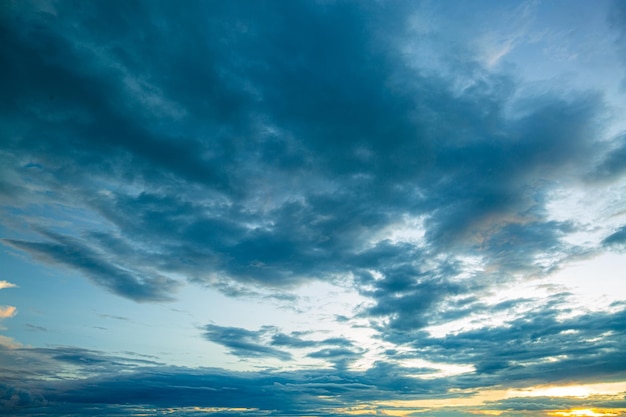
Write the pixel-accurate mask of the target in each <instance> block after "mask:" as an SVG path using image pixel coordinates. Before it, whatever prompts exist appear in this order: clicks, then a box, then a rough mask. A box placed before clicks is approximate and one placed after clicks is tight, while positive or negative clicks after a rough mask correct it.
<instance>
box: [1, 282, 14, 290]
mask: <svg viewBox="0 0 626 417" xmlns="http://www.w3.org/2000/svg"><path fill="white" fill-rule="evenodd" d="M16 287H17V285H15V284H13V283H12V282H9V281H0V290H3V289H5V288H16Z"/></svg>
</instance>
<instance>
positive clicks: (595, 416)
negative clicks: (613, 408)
mask: <svg viewBox="0 0 626 417" xmlns="http://www.w3.org/2000/svg"><path fill="white" fill-rule="evenodd" d="M550 414H551V415H553V416H563V417H609V416H617V414H615V413H607V412H604V411H599V410H598V411H596V410H595V409H592V408H585V409H573V410H569V411H555V412H552V413H550Z"/></svg>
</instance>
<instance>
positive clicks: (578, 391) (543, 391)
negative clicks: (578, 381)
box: [506, 381, 626, 398]
mask: <svg viewBox="0 0 626 417" xmlns="http://www.w3.org/2000/svg"><path fill="white" fill-rule="evenodd" d="M624 391H626V381H619V382H603V383H595V384H584V385H560V386H551V387H546V386H535V387H529V388H525V389H520V390H509V391H508V392H507V394H506V397H507V398H514V397H578V398H584V397H589V396H592V395H617V394H619V393H621V392H624Z"/></svg>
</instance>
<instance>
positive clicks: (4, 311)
mask: <svg viewBox="0 0 626 417" xmlns="http://www.w3.org/2000/svg"><path fill="white" fill-rule="evenodd" d="M16 314H17V308H16V307H14V306H0V319H6V318H9V317H13V316H15V315H16Z"/></svg>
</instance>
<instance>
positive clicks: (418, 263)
mask: <svg viewBox="0 0 626 417" xmlns="http://www.w3.org/2000/svg"><path fill="white" fill-rule="evenodd" d="M427 6H428V5H421V6H420V5H416V4H415V3H413V2H350V1H342V2H313V1H311V2H309V1H301V2H293V1H287V0H285V1H282V0H280V1H272V2H261V1H259V2H243V1H228V2H202V1H190V2H188V3H187V4H186V5H185V7H182V8H181V7H176V6H175V5H174V4H172V3H167V2H149V1H146V2H141V1H137V2H132V3H128V2H117V1H114V2H99V3H87V4H81V5H80V7H74V6H73V5H70V4H69V3H66V2H41V3H29V2H23V3H17V2H12V3H10V7H8V8H7V10H6V12H3V13H0V23H1V24H2V27H3V28H4V29H3V37H2V41H1V42H2V46H3V47H2V48H0V50H1V51H2V52H0V57H1V58H0V59H1V60H2V61H1V62H2V65H0V89H1V90H2V91H3V97H4V99H3V100H2V104H0V126H1V129H2V131H3V137H4V139H3V146H2V150H0V173H1V175H0V210H1V214H2V215H1V216H0V218H1V219H2V220H0V222H1V226H2V233H3V236H2V243H3V244H4V245H5V246H7V247H9V248H11V250H15V251H17V252H19V253H20V254H24V253H25V254H28V255H29V256H30V257H31V258H32V259H33V260H35V261H36V262H39V263H41V264H44V265H49V266H52V267H54V268H61V269H62V268H69V269H71V270H73V271H77V272H78V273H80V274H81V275H82V276H84V277H85V278H87V279H88V280H90V281H91V282H92V283H93V284H94V285H95V286H96V287H99V288H101V289H103V290H104V291H108V292H110V293H112V294H115V295H117V296H120V297H123V298H125V299H129V300H132V301H135V302H140V303H164V302H168V301H173V300H176V299H177V297H179V294H180V293H179V291H180V290H181V288H183V287H185V286H187V285H192V286H196V287H197V288H207V287H208V288H210V289H213V290H216V291H219V292H221V293H222V294H225V295H227V296H229V297H233V298H237V297H252V298H254V297H260V296H270V297H274V298H273V299H276V300H281V302H283V303H284V304H285V305H290V304H294V305H295V304H296V303H297V301H298V297H297V296H296V295H295V294H296V292H297V291H298V289H300V288H303V286H305V285H307V284H310V283H319V282H322V283H329V284H332V285H335V286H339V287H342V288H347V289H349V290H350V291H352V292H353V293H354V294H355V295H358V296H359V297H362V298H363V299H365V300H367V301H366V302H364V303H361V304H359V305H358V306H357V307H356V308H355V309H354V311H352V312H351V314H350V316H349V317H348V316H345V317H341V318H338V321H341V322H342V323H343V324H345V325H346V326H352V328H353V329H357V327H359V326H360V327H366V328H367V329H369V330H371V332H372V334H373V335H374V336H372V340H373V341H372V345H367V346H364V345H361V344H360V343H359V341H358V340H357V339H358V338H357V337H356V336H354V335H352V334H343V335H332V336H320V335H319V334H317V335H314V334H313V331H311V332H309V333H307V331H306V329H303V331H302V332H294V331H290V330H289V331H288V330H283V329H281V328H279V327H277V326H276V325H275V324H274V323H272V322H268V323H266V325H264V326H256V327H253V328H244V327H238V326H234V325H224V324H225V323H224V322H221V321H218V320H217V319H216V320H215V321H211V320H212V319H209V318H207V319H203V321H202V323H201V324H197V328H198V335H199V337H203V338H204V339H205V340H206V342H207V345H208V344H209V343H208V342H212V343H213V344H217V345H219V346H222V347H223V348H224V349H225V350H226V352H227V353H228V354H230V355H232V356H234V357H235V358H237V359H239V360H243V361H258V362H259V363H260V365H259V367H262V365H263V363H265V362H264V361H265V360H269V359H271V360H278V361H281V362H283V363H285V364H290V366H291V365H293V367H294V368H295V367H297V366H296V365H297V363H298V361H300V360H303V362H302V363H307V364H309V363H313V362H315V361H317V362H315V363H323V365H320V367H319V368H315V367H314V366H312V365H311V366H310V368H307V367H304V366H303V369H304V370H299V371H292V370H289V371H286V370H276V372H269V371H258V372H254V373H251V374H244V373H237V372H235V371H226V370H206V369H201V370H186V369H180V368H176V367H173V366H169V365H168V366H166V365H164V364H158V365H157V364H149V365H150V366H154V368H152V367H149V366H148V364H143V363H142V364H136V363H135V364H133V365H132V372H129V373H127V374H124V375H123V376H121V377H119V376H115V374H114V373H113V372H112V370H113V369H116V370H117V369H120V367H123V366H122V365H121V364H122V363H124V364H125V365H124V366H127V365H128V364H126V362H124V361H125V359H124V360H121V359H120V361H118V359H119V358H116V359H112V358H111V357H110V355H107V354H105V353H103V352H96V351H93V352H92V351H76V349H78V348H72V347H67V348H58V347H57V348H50V349H40V348H19V349H15V346H13V347H12V348H11V349H9V348H6V349H5V348H3V349H4V350H3V351H2V354H3V355H4V360H3V362H4V363H5V366H8V367H9V368H8V369H11V372H12V374H11V377H10V380H8V381H7V382H6V383H5V385H3V388H1V389H0V398H2V400H1V401H3V403H2V404H3V405H4V406H6V407H9V406H10V407H11V409H12V410H17V409H18V408H19V407H22V406H24V407H29V406H31V405H33V404H34V405H36V406H37V407H44V410H46V412H50V413H54V412H56V413H57V414H63V413H66V412H67V413H68V414H67V415H71V412H70V411H68V410H69V409H67V410H66V409H64V408H62V407H61V408H55V409H54V410H52V409H47V408H45V407H48V405H49V404H52V403H54V404H57V405H58V404H71V405H76V404H99V407H102V408H98V409H89V410H91V411H89V413H93V415H97V414H98V413H101V414H103V415H104V414H108V413H112V412H113V411H111V410H110V409H109V406H111V407H113V406H115V407H121V406H122V405H124V407H130V408H132V407H135V406H136V407H140V408H141V407H143V406H144V405H145V404H149V405H150V406H154V407H160V408H168V407H172V408H176V407H214V409H213V411H212V412H214V413H216V414H228V413H229V412H231V411H232V409H234V408H244V409H249V410H257V411H258V412H259V413H261V414H262V413H266V414H276V415H295V414H310V413H313V412H315V410H324V411H323V414H325V415H342V413H343V414H345V413H344V412H345V411H346V410H344V411H341V409H342V407H343V406H344V405H345V404H350V405H351V406H354V407H356V406H358V405H359V404H361V403H367V404H368V405H367V406H368V407H373V408H372V410H374V411H376V410H378V409H377V408H376V407H377V406H376V405H375V402H376V401H384V400H394V399H402V400H408V399H410V397H411V396H419V397H420V398H444V397H446V395H449V393H450V392H451V391H449V390H451V389H456V390H465V391H463V392H470V391H471V390H477V389H479V388H490V389H496V388H498V387H503V386H514V385H515V386H516V385H519V386H522V385H524V384H526V385H533V384H537V385H538V384H548V383H560V382H566V381H583V380H584V381H603V380H623V379H626V369H624V365H623V364H622V362H623V360H622V358H621V356H622V354H623V352H624V350H625V349H626V346H624V343H623V340H626V339H624V330H625V328H624V324H623V323H625V322H626V317H625V316H624V305H623V303H620V302H616V303H614V304H612V305H602V306H598V308H595V309H594V308H589V309H586V310H585V309H580V310H579V309H578V307H575V306H573V305H571V304H570V303H571V302H572V294H571V293H570V292H569V289H568V288H563V287H562V286H561V287H560V286H558V285H556V284H551V283H550V282H549V278H550V277H551V276H552V274H554V273H555V272H556V271H559V270H560V269H562V268H563V267H565V266H567V265H568V264H570V263H571V262H573V261H577V260H584V259H592V258H594V257H595V256H598V255H600V254H603V253H607V252H609V251H613V252H617V253H621V251H623V249H624V243H625V242H626V218H624V215H623V203H624V201H623V197H622V195H624V194H623V191H624V184H625V183H624V174H625V173H626V163H625V162H624V161H626V135H624V134H623V133H617V134H615V133H614V131H615V130H616V129H614V128H613V125H612V124H611V123H613V120H612V119H611V117H610V115H611V111H612V109H611V108H610V105H609V102H608V100H607V98H606V95H605V94H603V92H602V91H599V90H598V89H597V88H595V87H593V86H590V87H589V88H587V89H583V88H573V87H569V86H567V85H564V84H562V83H555V84H557V85H554V86H550V87H537V85H530V84H529V83H526V82H525V81H524V80H523V79H522V77H521V76H519V73H518V72H516V70H515V68H512V67H507V66H506V65H505V64H506V62H505V61H506V56H507V54H509V53H510V52H511V51H512V50H513V49H514V48H517V47H518V46H519V45H522V44H523V43H524V42H526V43H528V44H532V42H539V40H532V39H534V38H532V37H531V36H530V35H529V34H524V33H522V32H523V31H524V30H525V28H526V27H527V26H525V25H521V24H520V25H519V27H516V33H515V36H513V35H511V36H512V37H511V38H510V39H508V38H507V39H508V41H507V39H504V40H502V39H501V40H500V41H502V42H499V43H498V42H496V44H497V45H499V46H500V48H499V49H498V50H499V51H500V52H498V51H495V52H494V51H491V52H493V53H491V54H487V55H489V56H491V59H489V60H488V62H483V58H484V56H486V55H485V51H484V50H482V49H481V48H480V47H478V46H477V41H476V42H474V41H473V40H472V39H474V40H475V39H483V38H481V37H479V36H478V35H485V33H483V32H481V30H482V29H480V28H479V27H478V26H480V25H478V24H476V25H477V26H476V27H474V26H472V25H473V24H472V23H471V19H469V20H468V22H466V23H465V24H464V25H463V28H459V29H454V28H453V27H450V28H449V29H445V27H447V26H445V27H444V26H442V27H441V28H439V27H436V26H437V25H436V23H437V18H436V17H432V19H431V20H429V19H430V18H429V17H428V16H429V12H430V13H432V14H434V15H436V14H437V13H439V14H440V15H442V16H448V17H449V18H450V19H452V18H453V17H454V16H455V13H457V12H455V11H454V10H456V9H457V8H458V7H460V8H461V9H463V8H464V9H467V13H470V11H472V10H471V7H472V6H468V5H467V4H464V3H462V2H459V3H454V5H438V6H432V5H431V6H429V7H430V8H429V7H427ZM457 6H458V7H457ZM527 6H528V10H530V8H531V7H532V5H530V4H529V5H527ZM477 7H478V6H477ZM482 7H484V5H482ZM453 9H454V10H453ZM498 10H500V11H502V10H504V9H498ZM514 10H515V12H516V13H517V12H519V10H518V9H514ZM525 10H526V9H525ZM611 11H612V12H611V13H612V14H611V17H610V21H609V23H610V25H611V26H610V27H611V30H613V32H612V33H614V34H615V36H616V37H618V38H619V39H622V38H623V37H624V33H626V29H625V28H626V20H625V19H624V18H623V17H624V16H626V13H624V7H623V6H622V5H620V4H616V5H615V6H614V7H613V8H611ZM529 13H530V12H529ZM524 16H525V18H527V17H528V15H524ZM428 21H430V22H431V24H427V23H428ZM468 33H469V34H471V35H472V36H466V35H467V34H468ZM464 34H465V35H464ZM473 35H476V37H473ZM548 35H549V34H543V35H542V36H546V37H547V36H548ZM537 36H538V37H539V35H537ZM487 38H488V37H487ZM611 45H612V46H611V47H612V48H614V49H615V51H616V53H617V55H618V56H619V57H620V59H622V58H623V59H626V55H624V53H623V52H624V50H623V49H624V48H623V46H622V45H621V44H620V43H619V42H618V43H616V44H615V45H613V44H611ZM494 54H495V55H494ZM481 57H483V58H481ZM623 62H626V61H623ZM579 194H582V195H590V196H596V195H597V196H599V197H598V198H597V199H596V201H593V204H595V206H592V207H591V208H589V207H584V204H583V203H581V201H589V200H591V199H593V198H592V197H585V198H587V200H585V199H584V198H581V199H580V200H578V201H576V204H575V205H573V206H568V207H566V209H567V210H563V207H562V206H559V204H562V202H563V201H570V200H567V199H568V198H574V197H572V196H576V195H579ZM559 207H560V208H559ZM596 207H598V210H595V208H596ZM570 208H571V209H572V212H571V213H570V212H569V211H568V210H569V209H570ZM580 213H583V214H584V215H579V214H580ZM581 236H583V237H581ZM18 282H19V281H18ZM528 283H530V284H528ZM20 284H21V283H20ZM524 284H528V285H531V286H533V288H534V289H535V290H537V291H539V290H541V291H543V292H542V294H541V296H539V295H537V293H536V292H535V293H532V294H530V293H528V294H526V293H521V291H520V294H519V295H514V296H510V295H509V296H504V295H502V296H501V294H503V293H504V291H505V290H506V291H510V290H511V288H513V289H515V288H517V287H519V288H521V287H522V285H524ZM13 286H14V285H13V284H11V283H9V282H7V281H0V289H2V288H10V287H13ZM498 297H500V298H498ZM292 307H293V306H292ZM21 308H22V307H20V309H21ZM20 311H22V310H20ZM14 314H15V307H0V318H7V317H11V316H13V315H14ZM339 319H340V320H339ZM498 320H499V321H498ZM357 323H358V324H357ZM31 326H32V327H33V328H35V327H37V325H31ZM39 328H43V327H41V326H39ZM436 329H440V332H442V334H443V335H442V336H441V337H440V336H439V335H438V334H437V332H436ZM441 329H443V330H441ZM355 331H356V330H355ZM374 345H375V346H376V348H374V347H373V346H374ZM381 346H382V347H384V349H386V350H384V352H383V353H381V349H383V348H382V347H381ZM63 349H67V351H66V352H65V353H63ZM374 351H375V352H374ZM20 355H23V356H22V357H24V358H26V357H32V359H33V360H34V363H36V365H29V366H31V367H32V373H33V374H37V375H40V376H41V375H52V374H53V373H54V369H56V368H58V367H68V369H69V368H71V372H76V373H77V375H79V374H80V375H83V374H82V373H83V372H84V373H85V374H86V377H85V379H84V380H78V379H72V378H66V379H63V378H61V379H60V380H59V381H55V382H50V381H48V382H46V381H45V380H44V379H42V378H37V377H34V376H29V377H28V378H27V380H25V381H21V382H20V378H19V375H18V374H17V371H16V370H15V369H13V368H12V367H11V366H10V365H8V364H10V360H11V359H10V358H16V357H20ZM366 355H378V356H375V357H376V359H375V360H371V361H370V362H371V367H370V368H369V369H367V370H363V369H358V368H357V367H356V365H355V364H356V363H357V361H358V360H359V359H362V358H364V357H365V356H366ZM306 361H310V362H306ZM420 361H421V362H420ZM411 363H413V364H415V363H418V364H419V365H409V364H411ZM128 366H131V365H128ZM307 366H309V365H307ZM446 366H448V367H450V369H465V370H466V371H463V372H461V371H459V372H457V373H455V374H454V375H453V376H449V375H451V374H448V376H444V373H445V372H448V371H445V369H448V368H445V367H446ZM454 367H456V368H454ZM305 368H306V369H305ZM331 368H332V370H333V373H332V376H331V375H330V374H329V373H328V369H331ZM64 369H65V368H64ZM290 369H291V368H290ZM467 370H470V371H467ZM68 372H70V371H68ZM450 372H452V371H450ZM452 373H454V372H452ZM426 375H430V376H428V377H426ZM433 375H435V376H434V377H433ZM86 387H90V388H89V389H87V388H86ZM199 392H202V394H203V395H202V396H199V395H198V393H199ZM269 392H271V393H272V394H271V395H268V393H269ZM459 392H460V391H459ZM198 398H202V400H201V401H199V400H198ZM516 401H517V400H516ZM520 401H521V402H524V401H526V400H523V401H522V400H520ZM594 401H595V400H594ZM598 401H599V400H598ZM611 401H613V400H611ZM512 402H513V400H511V401H509V402H506V401H503V402H499V403H497V404H495V405H494V406H493V409H494V410H498V409H500V408H502V407H508V408H507V409H511V410H513V409H516V408H515V407H517V406H518V405H519V404H520V403H517V402H516V403H515V404H512ZM612 404H613V403H612ZM68 407H69V406H68ZM85 407H87V406H85ZM498 407H500V408H498ZM519 407H522V408H521V409H522V410H530V409H531V408H529V407H531V406H530V405H523V406H522V405H519ZM523 407H527V408H523ZM130 408H129V409H127V410H126V411H124V412H129V413H130V412H133V410H131V409H130ZM542 409H543V408H542ZM546 409H547V408H546ZM86 410H87V408H85V409H81V410H79V411H75V413H81V412H87V411H86ZM229 410H231V411H229ZM259 410H261V411H259ZM277 410H280V411H277ZM381 410H382V408H381ZM13 412H15V413H18V411H12V413H13ZM72 412H74V411H72ZM120 412H121V411H120ZM185 412H188V413H190V415H193V410H190V409H186V411H185ZM25 413H26V412H25ZM121 413H122V412H121ZM450 413H451V414H449V415H454V414H453V413H452V411H451V412H450ZM442 415H444V414H442Z"/></svg>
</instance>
